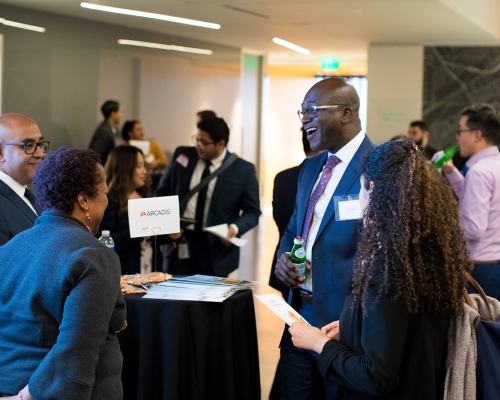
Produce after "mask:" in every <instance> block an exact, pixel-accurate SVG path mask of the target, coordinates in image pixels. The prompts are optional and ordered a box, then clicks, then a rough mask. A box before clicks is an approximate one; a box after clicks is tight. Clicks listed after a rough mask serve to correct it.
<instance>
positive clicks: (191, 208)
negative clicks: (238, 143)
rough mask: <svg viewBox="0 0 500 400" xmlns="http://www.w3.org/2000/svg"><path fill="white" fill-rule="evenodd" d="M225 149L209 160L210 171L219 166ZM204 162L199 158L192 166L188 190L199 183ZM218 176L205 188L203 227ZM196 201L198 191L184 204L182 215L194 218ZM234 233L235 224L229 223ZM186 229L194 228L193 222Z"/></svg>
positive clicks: (236, 230)
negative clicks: (194, 165)
mask: <svg viewBox="0 0 500 400" xmlns="http://www.w3.org/2000/svg"><path fill="white" fill-rule="evenodd" d="M226 154H227V149H224V151H223V152H222V154H221V155H220V156H219V157H217V158H214V159H213V160H211V163H212V165H211V166H210V168H209V169H210V173H212V172H214V171H215V170H216V169H217V168H219V167H220V166H221V165H222V163H223V161H224V158H225V157H226ZM205 166H206V163H205V160H202V159H199V160H198V163H197V164H196V167H194V171H193V175H192V176H191V182H190V184H189V190H191V189H192V188H194V187H195V186H196V185H197V184H198V183H200V180H201V176H202V175H203V170H204V169H205ZM217 179H218V177H215V178H213V179H212V180H211V181H210V182H209V184H208V189H207V200H206V203H205V210H204V212H203V224H202V228H203V229H205V228H206V226H207V216H208V210H209V209H210V202H211V201H212V195H213V194H214V188H215V183H216V182H217ZM196 203H198V193H195V194H194V195H193V196H192V197H191V198H190V199H189V201H188V203H187V205H186V209H185V210H184V214H183V215H182V216H183V217H185V218H192V219H195V218H196ZM231 226H232V227H233V229H234V230H235V232H236V234H238V227H237V226H236V225H235V224H231ZM186 229H189V230H194V224H193V225H189V226H188V227H186Z"/></svg>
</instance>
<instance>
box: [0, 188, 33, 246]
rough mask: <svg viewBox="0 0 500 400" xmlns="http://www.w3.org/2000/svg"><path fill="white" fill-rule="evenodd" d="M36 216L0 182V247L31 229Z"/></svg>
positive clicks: (14, 193)
mask: <svg viewBox="0 0 500 400" xmlns="http://www.w3.org/2000/svg"><path fill="white" fill-rule="evenodd" d="M36 218H37V215H36V214H35V213H34V212H33V210H32V209H31V208H30V207H29V206H28V205H27V204H26V203H25V202H24V200H23V199H21V198H20V197H19V196H18V195H17V193H16V192H14V191H13V190H12V189H11V188H10V187H9V186H8V185H7V184H5V183H4V182H3V181H1V180H0V246H2V245H4V244H5V243H7V242H8V241H9V240H10V239H12V238H13V237H14V236H15V235H17V234H18V233H20V232H22V231H24V230H26V229H29V228H31V227H32V226H33V225H34V223H35V220H36Z"/></svg>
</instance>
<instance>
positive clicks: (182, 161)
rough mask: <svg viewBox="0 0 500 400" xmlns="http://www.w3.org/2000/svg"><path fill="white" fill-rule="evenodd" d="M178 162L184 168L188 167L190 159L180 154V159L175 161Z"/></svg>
mask: <svg viewBox="0 0 500 400" xmlns="http://www.w3.org/2000/svg"><path fill="white" fill-rule="evenodd" d="M175 161H177V163H178V164H180V165H182V166H183V167H184V168H186V167H187V166H188V163H189V157H188V156H186V155H185V154H180V155H179V157H177V159H176V160H175Z"/></svg>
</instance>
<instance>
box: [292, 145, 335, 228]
mask: <svg viewBox="0 0 500 400" xmlns="http://www.w3.org/2000/svg"><path fill="white" fill-rule="evenodd" d="M327 157H328V152H325V153H323V154H321V155H320V156H317V157H314V158H311V159H310V160H308V163H314V164H312V166H311V168H307V167H306V168H304V174H303V176H302V178H301V185H303V186H301V187H303V188H304V189H303V190H302V189H301V190H300V191H299V192H298V193H297V198H296V200H295V201H296V204H297V215H298V216H300V217H299V220H298V221H297V222H298V224H297V228H298V232H297V234H298V235H301V234H302V228H303V226H304V217H305V215H306V211H307V204H308V203H309V197H310V196H311V193H312V190H313V187H314V183H315V182H316V179H318V175H319V173H320V172H321V170H322V169H323V166H324V165H325V162H326V159H327Z"/></svg>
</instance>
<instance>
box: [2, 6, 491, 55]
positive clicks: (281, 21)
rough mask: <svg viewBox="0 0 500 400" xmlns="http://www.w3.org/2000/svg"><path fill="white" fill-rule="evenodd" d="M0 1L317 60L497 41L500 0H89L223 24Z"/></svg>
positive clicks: (269, 52)
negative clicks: (376, 48)
mask: <svg viewBox="0 0 500 400" xmlns="http://www.w3.org/2000/svg"><path fill="white" fill-rule="evenodd" d="M0 1H1V2H2V3H6V4H11V5H15V6H19V7H26V8H31V9H39V10H43V11H47V12H53V13H58V14H63V15H68V16H73V17H78V18H84V19H90V20H95V21H101V22H108V23H111V24H117V25H123V26H129V27H134V28H139V29H145V30H150V31H154V32H159V33H166V34H170V35H176V36H181V37H187V38H191V39H198V40H203V41H207V42H213V43H218V44H224V45H229V46H236V47H241V48H245V49H247V50H251V51H256V52H260V53H265V54H268V61H269V63H270V64H295V65H298V64H302V65H305V64H308V65H311V64H318V63H319V62H320V60H321V58H323V57H324V56H335V57H338V58H339V59H340V62H341V63H343V64H360V63H366V58H367V49H368V46H369V44H370V43H394V44H409V43H417V44H424V45H500V28H499V22H498V20H499V18H498V16H499V12H498V9H499V7H498V3H499V1H500V0H364V1H361V0H360V1H355V0H225V1H224V0H222V1H221V0H86V1H88V2H93V3H98V4H102V5H107V6H113V7H121V8H129V9H135V10H140V11H148V12H154V13H160V14H168V15H174V16H178V17H184V18H190V19H197V20H203V21H207V22H214V23H218V24H220V25H221V26H222V27H221V29H220V30H211V29H204V28H197V27H191V26H186V25H179V24H175V23H169V22H162V21H155V20H150V19H143V18H137V17H131V16H124V15H115V14H109V13H104V12H99V11H92V10H87V9H83V8H81V7H80V0H0ZM234 8H238V9H243V10H246V11H248V12H244V11H237V10H235V9H234ZM0 17H1V15H0ZM20 22H25V23H29V21H20ZM275 36H277V37H280V38H282V39H285V40H288V41H291V42H293V43H296V44H298V45H299V46H302V47H305V48H308V49H309V50H311V52H312V53H311V55H310V56H303V55H301V54H299V53H295V52H293V51H291V50H288V49H285V48H283V47H281V46H278V45H276V44H274V43H273V42H272V38H273V37H275ZM128 39H134V38H128ZM170 44H175V43H170Z"/></svg>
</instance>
